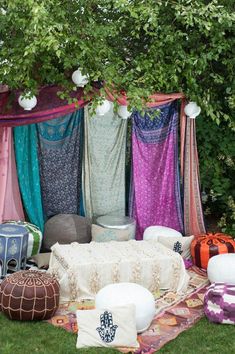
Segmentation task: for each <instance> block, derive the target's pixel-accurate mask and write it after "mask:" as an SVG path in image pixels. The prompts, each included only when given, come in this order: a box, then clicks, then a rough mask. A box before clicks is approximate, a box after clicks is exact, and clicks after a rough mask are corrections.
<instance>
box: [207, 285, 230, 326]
mask: <svg viewBox="0 0 235 354" xmlns="http://www.w3.org/2000/svg"><path fill="white" fill-rule="evenodd" d="M204 312H205V315H206V317H207V318H208V320H209V321H211V322H217V323H224V324H235V285H228V284H225V283H214V284H212V285H211V286H210V287H209V288H208V290H207V292H206V294H205V297H204Z"/></svg>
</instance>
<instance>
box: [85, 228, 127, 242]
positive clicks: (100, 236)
mask: <svg viewBox="0 0 235 354" xmlns="http://www.w3.org/2000/svg"><path fill="white" fill-rule="evenodd" d="M91 235H92V241H95V242H107V241H128V240H130V232H129V230H128V229H123V230H121V229H108V228H105V227H102V226H98V225H94V224H93V225H92V227H91Z"/></svg>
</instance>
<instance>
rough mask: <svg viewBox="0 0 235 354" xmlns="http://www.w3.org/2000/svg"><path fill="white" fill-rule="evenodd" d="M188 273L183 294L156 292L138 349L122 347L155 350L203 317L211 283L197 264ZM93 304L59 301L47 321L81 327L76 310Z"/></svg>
mask: <svg viewBox="0 0 235 354" xmlns="http://www.w3.org/2000/svg"><path fill="white" fill-rule="evenodd" d="M188 273H189V275H190V281H189V286H188V289H187V291H186V292H185V293H184V295H181V296H180V295H177V294H176V293H173V292H166V291H160V292H159V293H155V294H154V296H155V299H156V315H155V318H154V320H153V321H152V324H151V326H150V327H149V328H148V330H147V331H145V332H144V333H142V334H141V335H139V336H138V341H139V344H140V348H139V349H138V350H135V351H133V348H125V349H123V348H122V349H120V351H122V352H124V353H127V352H130V351H132V352H134V353H135V354H143V353H146V354H151V353H154V352H155V351H157V350H158V349H160V348H161V347H162V346H163V345H164V344H166V343H167V342H169V341H171V340H172V339H174V338H176V337H177V336H178V335H179V334H180V333H181V332H183V331H185V330H186V329H188V328H190V327H192V326H193V325H194V323H196V322H197V321H198V320H199V319H200V318H202V317H203V299H204V294H205V292H206V288H207V285H208V279H207V276H206V274H205V273H204V272H202V271H200V270H199V269H198V268H196V267H192V268H190V269H189V270H188ZM92 308H94V301H92V300H84V301H81V302H79V303H78V302H70V303H64V304H61V305H60V307H59V309H58V310H57V312H56V314H55V316H54V317H52V318H51V319H50V320H48V321H47V322H48V323H51V324H52V325H54V326H56V327H62V328H64V329H65V330H66V331H69V332H73V333H76V332H77V331H78V327H77V320H76V310H78V309H79V310H88V309H92Z"/></svg>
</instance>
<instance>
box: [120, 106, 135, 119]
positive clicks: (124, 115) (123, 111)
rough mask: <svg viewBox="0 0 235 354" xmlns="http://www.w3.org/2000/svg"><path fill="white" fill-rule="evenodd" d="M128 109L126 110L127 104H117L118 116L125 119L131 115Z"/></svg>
mask: <svg viewBox="0 0 235 354" xmlns="http://www.w3.org/2000/svg"><path fill="white" fill-rule="evenodd" d="M131 113H132V112H130V111H128V109H127V106H119V107H118V115H119V117H121V118H122V119H127V118H129V117H130V116H131Z"/></svg>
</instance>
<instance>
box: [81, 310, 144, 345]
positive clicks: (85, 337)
mask: <svg viewBox="0 0 235 354" xmlns="http://www.w3.org/2000/svg"><path fill="white" fill-rule="evenodd" d="M77 324H78V336H77V345H76V347H77V348H78V349H79V348H85V347H133V348H138V347H139V343H138V341H137V331H136V320H135V305H134V304H129V305H125V306H117V307H112V308H110V309H102V310H100V309H94V310H78V311H77Z"/></svg>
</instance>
